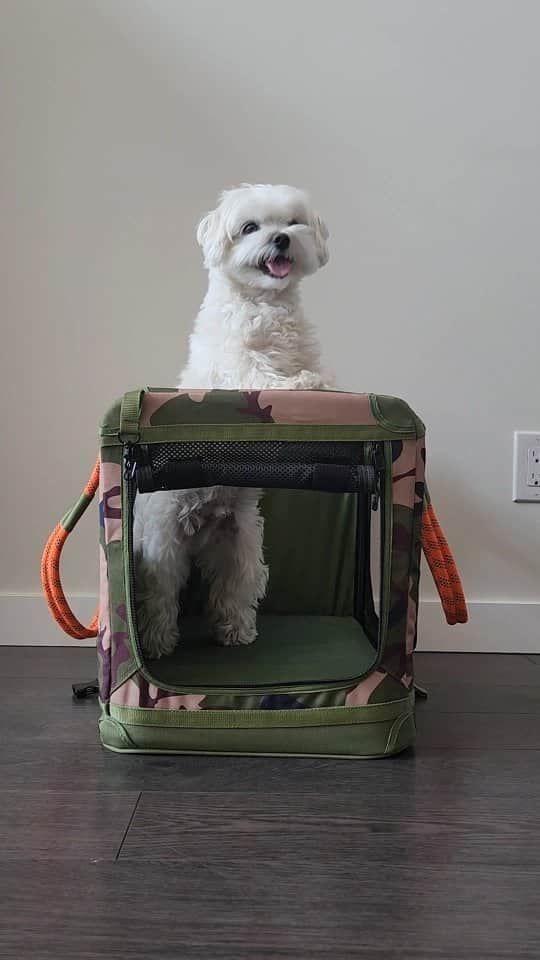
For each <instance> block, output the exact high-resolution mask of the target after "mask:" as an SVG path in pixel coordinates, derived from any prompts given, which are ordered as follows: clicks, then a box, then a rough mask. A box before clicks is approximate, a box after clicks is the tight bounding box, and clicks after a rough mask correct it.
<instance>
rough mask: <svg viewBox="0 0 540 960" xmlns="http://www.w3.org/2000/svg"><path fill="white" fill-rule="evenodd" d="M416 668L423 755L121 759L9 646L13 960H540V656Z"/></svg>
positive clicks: (2, 652)
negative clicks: (423, 698)
mask: <svg viewBox="0 0 540 960" xmlns="http://www.w3.org/2000/svg"><path fill="white" fill-rule="evenodd" d="M417 664H418V666H417V673H418V679H419V681H424V682H425V683H426V685H427V686H428V687H429V690H430V699H429V701H428V702H427V703H426V704H421V705H420V706H419V710H418V726H419V736H418V744H417V749H416V753H415V754H413V753H412V752H409V753H407V754H404V755H402V756H400V757H397V758H395V759H389V760H382V761H371V762H369V761H367V762H361V761H357V762H354V761H333V760H277V759H276V760H270V759H264V758H260V759H259V758H245V759H243V758H219V757H218V758H204V757H201V758H197V757H136V756H135V757H129V756H126V757H122V756H116V755H113V754H110V753H107V752H105V751H103V750H102V748H101V747H100V746H99V744H98V740H97V733H96V724H95V721H96V713H97V707H96V704H95V702H88V701H87V702H80V703H73V702H72V700H71V696H70V692H71V688H70V685H71V681H73V680H85V679H89V678H91V677H92V675H93V674H94V654H93V652H92V651H88V650H80V651H78V650H73V649H39V648H24V649H17V648H13V647H2V648H0V676H1V677H2V695H1V697H0V736H1V747H0V757H1V778H0V801H1V815H0V844H1V860H0V957H1V958H2V960H26V958H35V960H53V958H54V960H64V958H69V960H94V958H100V960H102V958H103V957H108V958H110V960H149V958H159V960H180V958H181V960H191V958H197V960H198V958H201V960H202V958H204V960H259V958H261V960H263V958H264V960H267V958H268V960H269V958H272V960H273V958H276V960H289V958H295V960H308V958H310V957H314V958H323V957H324V958H327V957H328V958H330V957H331V958H332V960H341V958H348V957H359V958H364V960H366V958H371V957H373V958H378V960H383V958H384V960H394V958H396V960H397V958H399V960H409V958H410V960H412V958H415V960H421V958H428V957H429V958H431V957H433V958H437V960H473V958H474V960H484V958H485V960H497V958H512V960H518V958H524V957H527V958H534V960H538V958H539V957H540V657H525V656H523V657H519V656H480V655H472V654H471V655H442V654H423V655H419V656H418V661H417Z"/></svg>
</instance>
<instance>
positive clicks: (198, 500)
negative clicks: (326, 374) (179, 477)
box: [134, 184, 328, 657]
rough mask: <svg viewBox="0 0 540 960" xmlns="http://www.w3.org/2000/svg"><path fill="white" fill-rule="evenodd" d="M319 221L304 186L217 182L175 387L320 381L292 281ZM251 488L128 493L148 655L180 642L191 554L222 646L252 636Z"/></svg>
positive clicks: (309, 261) (321, 253) (313, 262)
mask: <svg viewBox="0 0 540 960" xmlns="http://www.w3.org/2000/svg"><path fill="white" fill-rule="evenodd" d="M327 238H328V231H327V230H326V227H325V225H324V223H323V222H322V221H321V219H320V218H319V217H318V216H317V214H316V213H315V212H314V211H313V209H312V206H311V202H310V200H309V198H308V196H307V195H306V194H305V193H304V192H303V191H300V190H296V189H295V188H293V187H286V186H265V185H256V186H252V185H248V184H245V185H243V186H242V187H239V188H237V189H235V190H229V191H226V192H225V193H224V194H222V196H221V198H220V203H219V205H218V207H217V208H216V209H215V210H213V211H212V212H211V213H209V214H208V215H207V216H206V217H204V219H203V220H202V221H201V223H200V224H199V228H198V231H197V239H198V241H199V244H200V245H201V247H202V250H203V254H204V261H205V265H206V267H207V268H208V270H209V285H208V292H207V294H206V297H205V299H204V302H203V304H202V306H201V310H200V312H199V315H198V317H197V319H196V321H195V326H194V330H193V333H192V335H191V337H190V346H189V357H188V361H187V365H186V367H185V368H184V370H183V372H182V374H181V376H180V380H179V384H178V386H179V387H191V388H222V389H237V390H238V389H239V390H258V389H284V390H312V389H313V390H316V389H324V388H325V387H326V383H325V382H324V380H323V376H322V373H321V370H320V353H319V347H318V343H317V338H316V335H315V332H314V330H313V328H312V326H311V325H310V323H309V322H308V321H307V319H306V317H305V316H304V313H303V311H302V307H301V304H300V295H299V289H298V286H299V282H300V280H301V279H302V277H304V276H306V275H308V274H310V273H314V272H315V270H317V269H318V268H319V267H321V266H323V265H324V264H325V263H326V261H327V259H328V250H327V245H326V241H327ZM259 499H260V491H258V490H251V489H236V488H232V487H211V488H208V489H204V490H177V491H164V492H159V493H152V494H142V495H138V496H137V499H136V502H135V514H134V544H135V557H136V574H137V619H138V627H139V634H140V637H141V643H142V646H143V649H144V650H145V652H146V653H147V654H148V655H149V656H151V657H159V656H162V655H163V654H167V653H170V652H172V650H173V649H174V647H175V646H176V644H177V642H178V640H179V636H180V633H179V618H180V609H179V596H180V591H181V589H182V587H183V586H184V585H185V583H186V581H187V578H188V576H189V572H190V568H191V564H192V562H195V563H196V564H197V565H198V566H199V568H200V570H201V572H202V574H203V576H204V577H205V578H206V579H207V580H208V582H209V614H210V617H211V619H212V621H213V623H214V626H215V629H216V634H217V637H218V639H219V640H220V641H221V642H222V643H224V644H231V645H233V644H245V643H251V642H252V641H253V640H254V639H255V637H256V611H257V606H258V603H259V601H260V600H261V599H262V597H263V596H264V593H265V590H266V585H267V580H268V569H267V567H266V565H265V563H264V557H263V521H262V517H261V515H260V512H259Z"/></svg>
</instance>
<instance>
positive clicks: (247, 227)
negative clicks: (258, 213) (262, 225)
mask: <svg viewBox="0 0 540 960" xmlns="http://www.w3.org/2000/svg"><path fill="white" fill-rule="evenodd" d="M258 229H259V224H258V223H255V221H254V220H248V222H247V223H245V224H244V226H243V227H242V233H255V231H256V230H258Z"/></svg>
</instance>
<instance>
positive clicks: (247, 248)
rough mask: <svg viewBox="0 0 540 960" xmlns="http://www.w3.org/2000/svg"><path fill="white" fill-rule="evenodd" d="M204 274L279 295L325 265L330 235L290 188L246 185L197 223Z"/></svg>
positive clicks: (225, 195) (306, 199)
mask: <svg viewBox="0 0 540 960" xmlns="http://www.w3.org/2000/svg"><path fill="white" fill-rule="evenodd" d="M197 240H198V241H199V244H200V246H201V247H202V251H203V254H204V263H205V266H206V267H208V269H219V270H221V271H222V272H223V273H224V274H225V275H226V276H227V278H228V279H229V280H230V281H232V282H233V283H236V284H238V285H239V286H242V287H249V288H252V289H254V290H260V291H271V290H275V291H277V292H279V291H281V290H284V289H285V288H286V287H288V286H290V285H291V284H294V283H297V282H298V281H299V280H300V279H301V278H302V277H303V276H306V275H307V274H310V273H315V271H316V270H318V268H319V267H322V266H324V264H325V263H326V261H327V260H328V248H327V240H328V230H327V229H326V226H325V224H324V223H323V221H322V220H321V219H320V217H319V216H318V215H317V214H316V213H315V211H314V210H313V207H312V206H311V201H310V199H309V197H308V195H307V194H306V193H304V192H303V191H302V190H297V189H295V188H294V187H286V186H267V185H263V184H257V185H254V186H252V185H251V184H244V185H243V186H241V187H238V188H237V189H235V190H227V191H225V193H223V194H222V195H221V198H220V202H219V204H218V206H217V208H216V209H215V210H213V211H212V212H211V213H209V214H208V215H207V216H206V217H204V219H203V220H201V222H200V224H199V228H198V230H197Z"/></svg>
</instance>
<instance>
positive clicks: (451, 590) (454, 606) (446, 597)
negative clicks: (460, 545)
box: [422, 503, 469, 626]
mask: <svg viewBox="0 0 540 960" xmlns="http://www.w3.org/2000/svg"><path fill="white" fill-rule="evenodd" d="M422 549H423V551H424V554H425V557H426V560H427V562H428V565H429V569H430V570H431V574H432V576H433V579H434V581H435V586H436V587H437V590H438V593H439V596H440V598H441V602H442V605H443V610H444V613H445V616H446V620H447V622H448V623H449V624H450V625H452V626H453V625H454V624H456V623H467V621H468V619H469V614H468V610H467V601H466V600H465V594H464V591H463V584H462V583H461V577H460V575H459V572H458V569H457V566H456V561H455V560H454V555H453V553H452V551H451V549H450V547H449V545H448V541H447V539H446V537H445V535H444V533H443V530H442V527H441V525H440V523H439V520H438V517H437V514H436V513H435V510H434V509H433V506H432V505H431V503H429V504H426V505H425V506H424V512H423V514H422Z"/></svg>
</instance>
